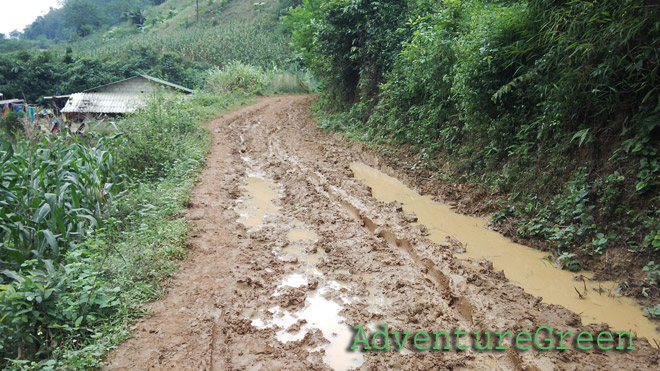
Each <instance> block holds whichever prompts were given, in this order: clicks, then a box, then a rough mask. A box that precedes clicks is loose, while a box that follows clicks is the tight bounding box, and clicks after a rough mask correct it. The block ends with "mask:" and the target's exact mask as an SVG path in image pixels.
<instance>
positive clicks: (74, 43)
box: [0, 0, 302, 103]
mask: <svg viewBox="0 0 660 371" xmlns="http://www.w3.org/2000/svg"><path fill="white" fill-rule="evenodd" d="M79 2H80V3H85V2H90V3H93V4H95V5H94V9H96V10H95V11H99V12H102V13H103V14H109V15H108V17H109V18H107V19H106V20H105V21H104V22H101V23H99V24H94V27H93V29H92V30H91V31H90V32H88V33H85V35H78V34H71V33H66V32H65V33H62V32H59V33H51V32H50V30H51V29H52V28H53V27H55V28H56V26H57V25H60V26H61V27H65V28H66V27H69V26H66V25H67V24H68V23H66V22H64V19H69V18H68V14H69V13H67V12H68V11H69V10H68V9H70V8H69V7H68V6H69V4H73V3H76V4H77V3H79ZM159 3H160V5H158V6H153V5H149V4H151V2H150V1H141V0H139V1H138V0H135V1H128V0H127V1H120V0H115V1H111V0H107V1H105V2H101V3H97V2H95V1H91V0H69V1H67V2H65V4H64V6H63V7H62V8H61V9H56V10H52V11H51V12H50V13H48V14H47V15H46V16H44V17H42V18H43V19H42V18H40V19H38V20H37V21H35V23H33V24H32V25H31V26H28V27H27V28H26V30H25V32H24V33H23V35H22V36H21V40H18V41H16V40H4V41H5V42H18V43H19V44H20V43H21V42H23V43H24V44H22V45H23V46H24V48H23V50H19V51H13V52H11V53H6V54H0V91H2V92H3V93H4V94H5V96H6V97H20V98H22V97H25V98H26V99H27V100H28V102H30V103H41V102H42V99H43V96H48V95H60V94H71V93H75V92H79V91H82V90H85V89H89V88H92V87H95V86H99V85H102V84H106V83H109V82H113V81H117V80H121V79H124V78H128V77H131V76H134V75H135V74H138V73H145V74H149V75H153V76H156V77H160V78H163V79H165V80H167V81H170V82H173V83H176V84H180V85H183V86H186V87H189V88H198V87H202V86H203V84H204V79H205V76H206V74H205V71H206V70H207V69H209V68H211V67H213V66H216V67H222V66H224V65H225V64H227V63H229V62H231V61H241V62H243V63H245V64H250V65H255V66H259V67H263V68H267V69H274V68H276V69H278V70H279V71H289V72H292V73H296V74H298V75H300V74H301V73H302V72H301V69H300V65H299V63H298V62H297V61H296V60H294V59H292V57H291V52H290V49H289V43H290V36H288V35H287V34H286V33H285V32H283V30H282V29H281V27H280V25H279V15H280V13H283V12H284V10H285V9H286V8H287V7H288V6H290V5H291V4H292V3H293V2H291V1H269V2H267V3H264V4H263V5H259V4H257V5H255V3H254V2H251V1H245V0H213V1H208V0H204V1H200V2H199V3H200V7H199V20H198V18H197V9H196V2H195V1H194V0H185V1H184V0H169V1H166V2H159ZM103 4H105V5H104V6H107V7H111V6H112V7H115V8H117V9H119V8H121V7H120V4H124V5H122V6H124V8H122V9H129V10H127V11H124V12H123V13H122V12H116V13H117V14H118V15H117V16H116V17H110V15H111V14H114V13H112V12H110V13H106V12H104V11H101V10H98V9H100V7H101V5H103ZM134 7H136V9H134ZM119 13H121V14H119ZM53 17H54V18H56V19H60V18H58V17H61V18H62V19H61V20H60V21H59V22H60V23H57V22H55V21H53V24H54V25H53V26H51V27H50V28H43V29H42V28H39V29H40V30H41V31H39V32H37V31H35V30H36V29H37V28H38V27H37V26H39V25H40V24H41V23H43V22H44V19H45V18H48V19H50V18H53ZM39 27H41V26H39ZM44 27H45V26H44ZM58 27H59V26H58ZM35 32H37V33H35ZM49 35H50V36H49ZM51 36H52V38H51ZM44 37H47V39H46V40H47V41H48V40H50V41H48V42H46V44H45V45H46V46H49V47H50V48H49V49H48V50H45V51H35V50H32V49H30V47H32V46H33V42H32V41H30V39H31V38H36V39H37V40H42V41H43V40H44ZM0 41H2V40H0ZM11 44H13V43H11Z"/></svg>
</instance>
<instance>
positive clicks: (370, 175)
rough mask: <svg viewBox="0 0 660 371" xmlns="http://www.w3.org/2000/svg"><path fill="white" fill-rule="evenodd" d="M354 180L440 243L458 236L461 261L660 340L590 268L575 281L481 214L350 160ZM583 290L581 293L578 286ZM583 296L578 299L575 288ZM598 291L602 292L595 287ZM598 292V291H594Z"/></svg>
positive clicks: (591, 317) (630, 303) (586, 315)
mask: <svg viewBox="0 0 660 371" xmlns="http://www.w3.org/2000/svg"><path fill="white" fill-rule="evenodd" d="M351 170H353V173H354V174H355V178H356V179H358V180H361V181H362V182H364V183H365V184H366V185H368V186H369V187H371V190H372V194H373V196H374V197H375V198H376V199H378V200H379V201H383V202H393V201H397V202H399V203H401V204H403V209H404V211H405V212H414V213H415V214H416V215H417V218H418V224H423V225H425V226H426V227H427V228H428V231H429V234H430V236H429V238H430V240H431V241H433V242H435V243H437V244H443V241H445V238H446V237H447V236H450V237H452V238H454V239H457V240H459V241H460V242H462V243H463V245H464V246H465V247H466V249H467V251H466V252H465V253H463V254H460V255H457V257H460V258H467V259H475V260H480V259H486V260H489V261H491V262H493V266H494V268H495V269H496V270H503V271H504V274H505V275H506V277H507V279H508V280H510V281H511V282H512V283H514V284H516V285H518V286H520V287H522V288H523V289H524V290H525V291H527V292H528V293H530V294H532V295H535V296H541V297H542V298H543V301H544V302H546V303H549V304H558V305H562V306H564V307H566V308H568V309H570V310H571V311H573V312H575V313H579V314H580V316H581V318H582V322H583V323H584V324H591V323H603V322H604V323H607V324H608V325H610V327H611V328H612V329H613V330H614V331H628V330H631V331H633V332H634V333H636V334H637V335H638V336H642V337H645V338H647V339H648V340H649V343H651V345H652V346H654V347H656V345H654V344H653V340H652V339H654V340H656V341H658V342H660V334H658V333H657V331H656V330H655V327H656V325H654V324H653V323H652V322H651V321H650V320H649V319H648V318H646V317H644V313H643V311H642V309H641V308H640V307H639V306H638V305H637V304H636V303H635V301H634V300H633V299H631V298H626V297H621V296H609V295H608V294H609V293H610V292H611V293H612V294H614V291H615V290H614V287H616V285H617V284H616V283H615V282H605V281H602V282H595V281H590V280H589V278H591V277H592V276H593V274H592V273H590V272H580V274H582V275H583V276H585V277H586V278H587V280H586V281H585V282H583V281H576V280H575V279H574V277H575V276H576V274H575V273H571V272H569V271H565V270H561V269H559V268H557V267H555V266H554V265H553V264H551V263H550V262H548V261H547V260H546V256H547V253H543V252H541V251H538V250H535V249H532V248H530V247H527V246H523V245H519V244H516V243H513V242H511V241H509V240H508V239H506V238H505V237H503V236H502V235H500V234H499V233H497V232H494V231H491V230H489V229H487V228H486V226H487V221H486V220H485V219H482V218H476V217H470V216H465V215H460V214H457V213H455V212H453V211H452V210H451V208H450V207H449V206H447V205H444V204H442V203H439V202H435V201H433V200H432V198H431V197H430V196H421V195H419V194H418V193H417V192H415V191H414V190H412V189H410V188H408V187H407V186H406V185H405V184H403V183H402V182H401V181H399V180H398V179H396V178H393V177H390V176H389V175H386V174H384V173H382V172H380V171H379V170H377V169H374V168H372V167H370V166H368V165H365V164H362V163H352V164H351ZM585 285H586V287H587V294H586V295H584V291H585V290H584V286H585ZM576 289H577V290H579V291H580V292H581V293H582V295H583V296H584V299H580V298H579V296H578V294H577V293H576V292H575V290H576ZM599 289H602V291H599ZM599 292H601V294H599Z"/></svg>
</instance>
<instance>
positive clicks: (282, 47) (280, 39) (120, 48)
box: [75, 22, 291, 67]
mask: <svg viewBox="0 0 660 371" xmlns="http://www.w3.org/2000/svg"><path fill="white" fill-rule="evenodd" d="M271 27H272V26H269V25H267V24H248V23H244V22H234V23H230V24H221V25H217V26H212V25H198V26H197V25H196V26H191V27H189V28H183V27H180V28H177V29H173V30H167V31H163V32H158V33H147V34H134V35H127V36H123V37H117V38H116V39H110V40H107V41H103V42H101V41H100V40H99V39H94V38H89V39H86V40H82V41H81V42H79V43H78V44H76V47H75V49H76V50H75V51H77V52H80V53H83V54H86V55H88V56H90V57H97V58H98V57H107V56H117V55H124V54H127V53H132V52H134V51H138V50H140V49H143V48H148V49H150V50H160V51H162V52H174V53H177V54H180V55H181V56H182V57H184V58H186V59H189V60H192V61H195V62H200V63H208V64H212V65H225V64H226V63H228V62H230V61H241V62H243V63H248V64H252V65H256V66H262V67H270V66H273V65H277V66H284V65H286V64H287V63H288V61H289V59H290V58H291V51H290V49H289V41H290V40H289V38H288V37H287V36H286V35H284V34H283V33H281V32H273V30H272V29H270V28H271Z"/></svg>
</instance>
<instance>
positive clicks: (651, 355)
mask: <svg viewBox="0 0 660 371" xmlns="http://www.w3.org/2000/svg"><path fill="white" fill-rule="evenodd" d="M313 99H314V97H311V96H287V97H275V98H267V99H263V100H261V101H260V102H259V103H257V104H255V105H253V106H250V107H246V108H243V109H241V110H239V111H236V112H234V113H231V114H228V115H226V116H224V117H222V118H220V119H218V120H216V121H214V122H212V123H210V124H209V128H210V130H211V132H212V134H213V147H212V150H211V153H210V154H209V158H208V163H207V167H206V169H205V170H204V172H203V173H202V175H201V177H200V182H199V184H198V185H197V186H196V188H195V190H194V192H193V196H192V199H191V207H190V209H189V210H188V213H187V214H188V215H187V217H188V219H189V221H190V223H191V224H192V226H193V232H192V233H191V236H190V242H191V244H192V246H193V248H192V249H191V251H190V254H189V257H188V259H187V260H186V261H185V262H184V263H183V264H182V266H181V269H180V271H179V273H178V274H177V275H176V277H175V278H174V280H173V282H172V285H171V287H170V290H169V294H168V296H167V297H166V298H165V299H164V300H162V301H159V302H156V303H154V304H153V305H151V310H152V311H153V313H154V315H153V316H152V317H149V318H146V319H143V320H141V321H140V322H139V323H138V324H137V326H136V329H135V332H134V336H133V337H132V338H131V339H129V340H128V341H126V342H125V343H123V344H122V345H121V346H120V347H119V348H118V349H117V350H115V351H113V352H112V354H111V355H110V357H109V361H110V362H111V364H110V365H109V366H108V367H107V368H108V369H112V370H135V369H138V370H146V369H172V370H234V369H236V370H239V369H246V370H248V369H249V370H259V369H268V370H323V369H335V370H345V369H350V368H356V367H357V368H360V369H384V368H392V369H415V370H418V369H531V370H534V369H538V370H552V369H575V370H589V369H610V368H615V367H616V368H623V369H645V368H653V367H656V366H657V363H658V354H657V351H656V350H655V349H653V348H652V347H650V346H649V345H648V343H647V342H646V341H644V340H641V339H635V340H634V344H635V348H636V349H635V350H630V351H595V350H591V351H577V350H565V351H539V350H534V349H532V350H529V351H515V350H514V349H513V348H511V349H509V350H506V351H486V352H481V353H477V352H473V351H462V352H457V351H454V350H451V351H449V350H447V351H439V350H435V351H434V350H428V351H417V350H413V348H412V343H409V344H408V346H407V348H406V349H403V350H401V351H395V350H385V351H366V352H359V351H350V350H348V347H349V346H350V345H352V342H353V339H354V334H355V333H354V332H353V326H364V327H365V328H366V329H368V332H369V333H372V332H373V331H375V330H377V329H378V330H380V329H382V328H377V326H380V325H381V324H383V323H387V324H388V325H389V328H390V329H391V330H392V331H413V332H414V331H420V330H424V331H444V330H448V331H451V330H454V329H455V328H456V327H457V326H459V327H460V328H461V329H466V330H468V331H505V330H506V331H522V330H524V331H532V332H533V331H535V330H536V328H538V327H539V326H552V327H553V328H555V329H561V330H562V331H572V332H574V333H575V332H578V331H581V330H586V331H590V332H592V333H598V332H599V331H602V330H605V329H606V328H607V326H606V325H604V324H601V325H587V326H583V325H582V324H581V320H580V317H579V316H578V315H576V314H575V313H573V312H570V311H568V310H566V309H564V308H562V307H560V306H555V305H550V304H546V303H544V302H542V301H541V299H540V298H538V297H535V296H532V295H529V294H526V293H525V292H524V291H523V290H522V289H521V288H519V287H516V286H514V285H512V284H509V283H507V280H506V279H505V277H504V276H503V274H502V273H501V272H496V271H494V270H493V268H492V264H491V263H490V262H487V261H479V260H476V261H467V260H460V259H457V258H455V257H454V255H453V251H452V248H450V247H447V246H442V245H439V244H434V243H432V242H431V241H430V240H429V239H428V231H427V230H426V228H425V227H424V226H422V225H416V224H414V223H412V222H413V221H414V219H413V218H411V216H410V215H406V214H405V213H404V212H402V209H401V207H400V205H398V204H396V203H383V202H379V201H377V200H376V199H375V198H374V197H372V194H371V190H370V188H369V187H367V186H366V185H364V184H363V183H362V182H361V181H359V180H357V179H355V178H354V176H353V172H352V171H351V169H350V166H351V164H352V163H354V162H362V163H366V164H369V165H372V166H375V167H379V159H378V157H377V156H375V155H373V154H371V153H370V152H369V150H368V149H365V148H363V147H362V146H360V145H357V144H353V143H351V142H349V141H348V140H345V139H344V138H342V137H341V136H339V135H333V134H329V133H324V132H321V131H320V130H318V129H317V127H316V124H315V122H313V120H311V119H310V118H309V114H308V111H309V106H310V104H311V103H312V101H313ZM465 339H469V338H467V337H466V338H465ZM493 341H494V340H493Z"/></svg>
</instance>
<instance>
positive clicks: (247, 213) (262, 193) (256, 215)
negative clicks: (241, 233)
mask: <svg viewBox="0 0 660 371" xmlns="http://www.w3.org/2000/svg"><path fill="white" fill-rule="evenodd" d="M241 188H242V189H243V192H244V194H245V195H246V199H244V200H242V201H241V200H239V201H241V202H242V205H241V206H239V207H237V211H238V212H239V213H240V215H241V217H240V218H239V219H238V221H239V222H240V223H242V224H243V225H245V226H246V227H248V228H249V227H254V226H257V225H260V224H261V223H262V222H263V220H264V217H265V216H266V215H267V214H272V213H274V212H276V211H278V210H279V209H280V208H279V207H277V206H275V205H273V200H275V199H277V198H278V197H279V195H278V194H277V190H276V189H277V184H275V183H270V182H267V181H265V180H263V179H261V178H258V177H256V176H250V177H248V178H247V184H246V185H245V186H243V187H241Z"/></svg>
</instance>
